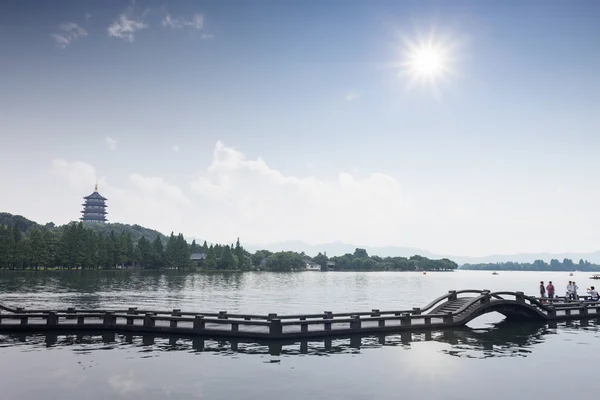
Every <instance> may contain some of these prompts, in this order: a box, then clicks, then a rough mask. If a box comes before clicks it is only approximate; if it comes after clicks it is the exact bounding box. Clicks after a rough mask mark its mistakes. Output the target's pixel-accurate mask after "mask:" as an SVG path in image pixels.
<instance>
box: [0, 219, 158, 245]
mask: <svg viewBox="0 0 600 400" xmlns="http://www.w3.org/2000/svg"><path fill="white" fill-rule="evenodd" d="M15 223H18V224H19V228H21V232H23V233H27V232H29V231H30V230H31V229H36V228H37V229H41V228H44V227H45V228H47V229H50V230H52V231H55V232H62V230H63V227H64V225H61V226H56V225H54V224H53V223H52V222H49V223H47V224H46V225H40V224H38V223H37V222H34V221H31V220H29V219H27V218H25V217H23V216H21V215H13V214H10V213H5V212H3V213H0V225H10V226H13V225H14V224H15ZM86 227H88V228H91V229H93V230H94V231H95V232H96V233H101V234H104V235H110V232H111V231H114V232H115V235H117V236H120V235H121V233H122V232H126V233H129V234H130V235H131V239H132V241H133V242H134V243H136V242H137V241H138V240H140V238H141V237H142V236H145V237H146V239H148V240H150V241H152V240H154V238H156V236H157V235H160V237H161V240H162V241H163V243H166V242H167V236H165V235H164V234H163V233H161V232H158V231H156V230H154V229H150V228H145V227H143V226H140V225H127V224H120V223H118V222H113V223H106V224H94V223H87V224H86Z"/></svg>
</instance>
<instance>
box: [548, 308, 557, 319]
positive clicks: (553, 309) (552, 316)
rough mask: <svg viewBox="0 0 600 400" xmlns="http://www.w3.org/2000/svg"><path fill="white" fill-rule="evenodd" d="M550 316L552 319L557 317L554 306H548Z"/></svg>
mask: <svg viewBox="0 0 600 400" xmlns="http://www.w3.org/2000/svg"><path fill="white" fill-rule="evenodd" d="M548 316H549V317H551V318H555V317H556V308H555V307H554V306H548Z"/></svg>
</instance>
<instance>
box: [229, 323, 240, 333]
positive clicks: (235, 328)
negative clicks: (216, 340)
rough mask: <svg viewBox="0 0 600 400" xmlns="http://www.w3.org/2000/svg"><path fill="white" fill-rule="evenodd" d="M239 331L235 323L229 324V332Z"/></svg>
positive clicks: (237, 324) (238, 325)
mask: <svg viewBox="0 0 600 400" xmlns="http://www.w3.org/2000/svg"><path fill="white" fill-rule="evenodd" d="M239 330H240V324H239V323H237V322H232V323H231V331H232V332H238V331H239Z"/></svg>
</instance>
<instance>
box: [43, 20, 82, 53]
mask: <svg viewBox="0 0 600 400" xmlns="http://www.w3.org/2000/svg"><path fill="white" fill-rule="evenodd" d="M58 31H59V32H58V33H53V34H51V35H50V36H52V38H53V39H54V42H55V43H56V46H57V47H60V48H61V49H64V48H66V47H67V46H68V45H70V44H71V43H72V42H73V41H74V40H77V39H79V38H82V37H85V36H87V31H86V30H85V29H83V28H82V27H81V26H79V25H77V24H76V23H74V22H68V23H65V24H60V25H59V26H58Z"/></svg>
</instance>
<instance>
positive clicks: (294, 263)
mask: <svg viewBox="0 0 600 400" xmlns="http://www.w3.org/2000/svg"><path fill="white" fill-rule="evenodd" d="M304 268H305V262H304V260H303V259H302V256H301V255H300V254H298V253H294V252H291V251H282V252H279V253H275V254H272V255H270V256H269V257H268V258H267V264H266V269H267V270H268V271H299V270H303V269H304Z"/></svg>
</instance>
